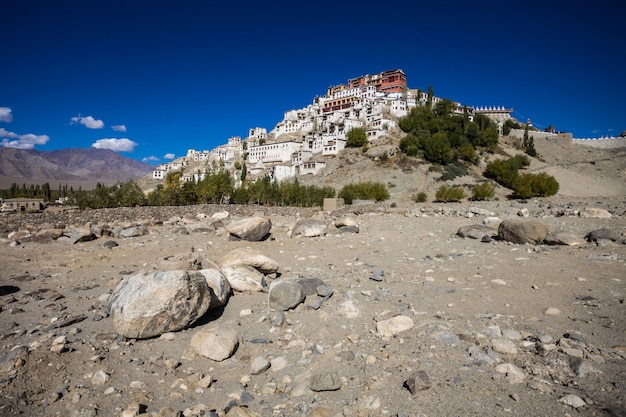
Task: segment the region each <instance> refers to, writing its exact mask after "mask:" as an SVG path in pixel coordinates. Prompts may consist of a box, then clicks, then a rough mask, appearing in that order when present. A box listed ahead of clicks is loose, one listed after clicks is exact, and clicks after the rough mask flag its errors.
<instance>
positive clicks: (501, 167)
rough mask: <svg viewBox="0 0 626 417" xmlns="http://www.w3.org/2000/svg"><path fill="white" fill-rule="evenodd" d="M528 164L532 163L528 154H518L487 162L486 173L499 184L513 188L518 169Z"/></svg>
mask: <svg viewBox="0 0 626 417" xmlns="http://www.w3.org/2000/svg"><path fill="white" fill-rule="evenodd" d="M528 165H530V160H529V159H528V157H527V156H526V155H516V156H514V157H513V158H509V159H507V160H502V159H498V160H495V161H492V162H489V163H488V164H487V167H486V168H485V172H484V175H485V177H487V178H491V179H492V180H494V181H496V182H497V183H498V184H501V185H503V186H505V187H507V188H511V189H512V188H513V183H514V182H515V180H516V179H517V176H518V174H517V171H518V170H519V169H521V168H524V167H527V166H528Z"/></svg>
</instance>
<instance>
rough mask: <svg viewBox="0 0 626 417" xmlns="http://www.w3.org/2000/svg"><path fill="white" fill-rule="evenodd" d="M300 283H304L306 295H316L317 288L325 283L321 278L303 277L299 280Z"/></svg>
mask: <svg viewBox="0 0 626 417" xmlns="http://www.w3.org/2000/svg"><path fill="white" fill-rule="evenodd" d="M298 283H299V284H300V285H302V288H303V289H304V294H305V295H315V294H316V293H317V288H318V287H320V286H322V285H325V284H324V281H322V280H321V279H319V278H301V279H299V280H298Z"/></svg>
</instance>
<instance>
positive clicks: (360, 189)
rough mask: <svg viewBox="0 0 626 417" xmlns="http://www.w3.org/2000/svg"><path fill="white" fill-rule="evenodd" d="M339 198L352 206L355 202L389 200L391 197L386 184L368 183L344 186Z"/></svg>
mask: <svg viewBox="0 0 626 417" xmlns="http://www.w3.org/2000/svg"><path fill="white" fill-rule="evenodd" d="M337 197H339V198H343V200H344V202H345V203H346V204H352V201H353V200H374V201H384V200H389V198H390V195H389V191H387V187H386V186H385V184H383V183H380V182H371V181H368V182H360V183H357V184H352V183H351V184H348V185H346V186H344V187H343V188H342V189H341V191H339V194H338V195H337Z"/></svg>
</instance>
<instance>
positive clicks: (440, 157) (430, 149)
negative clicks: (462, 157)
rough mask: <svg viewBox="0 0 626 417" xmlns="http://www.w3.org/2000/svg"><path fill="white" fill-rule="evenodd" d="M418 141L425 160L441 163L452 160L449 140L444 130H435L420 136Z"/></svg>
mask: <svg viewBox="0 0 626 417" xmlns="http://www.w3.org/2000/svg"><path fill="white" fill-rule="evenodd" d="M420 143H421V145H422V150H423V151H424V159H425V160H427V161H429V162H434V163H436V164H441V165H447V164H449V163H450V162H452V152H451V147H450V142H449V141H448V136H447V135H446V133H445V132H437V133H435V134H434V135H432V136H429V137H424V138H421V140H420Z"/></svg>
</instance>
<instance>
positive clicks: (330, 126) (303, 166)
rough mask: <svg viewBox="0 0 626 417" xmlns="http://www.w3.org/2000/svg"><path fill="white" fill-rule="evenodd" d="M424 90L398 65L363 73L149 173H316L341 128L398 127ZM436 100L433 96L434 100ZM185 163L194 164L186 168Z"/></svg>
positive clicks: (378, 131) (458, 109)
mask: <svg viewBox="0 0 626 417" xmlns="http://www.w3.org/2000/svg"><path fill="white" fill-rule="evenodd" d="M427 100H428V94H427V93H425V92H422V91H421V90H416V89H409V88H408V87H407V81H406V74H405V73H404V71H402V70H401V69H396V70H391V71H384V72H381V73H378V74H375V75H363V76H360V77H357V78H352V79H350V80H348V83H347V84H340V85H336V86H331V87H329V88H328V91H327V93H326V95H325V96H323V97H316V98H315V99H314V100H313V103H312V104H309V105H308V106H307V107H305V108H302V109H298V110H290V111H288V112H285V114H284V117H283V120H282V121H281V122H279V123H278V124H277V125H276V127H274V129H273V130H272V131H271V132H269V133H268V132H267V129H265V128H262V127H257V128H253V129H250V130H249V134H248V137H247V138H245V139H244V140H242V139H241V137H239V136H234V137H231V138H229V139H228V142H227V143H226V144H225V145H220V146H218V147H217V148H215V149H213V150H211V151H207V150H204V151H197V150H194V149H189V150H188V151H187V155H186V156H185V157H182V158H178V159H176V160H174V161H172V162H171V163H167V164H162V165H159V166H158V167H157V168H156V170H155V171H154V172H153V174H152V177H153V178H154V179H157V180H162V179H164V178H165V176H166V175H167V173H168V172H169V171H182V172H183V176H182V178H181V180H182V181H199V180H201V179H203V178H204V175H205V174H204V173H203V172H202V171H201V170H200V171H198V170H197V167H198V166H199V165H202V163H204V166H205V169H206V168H208V167H211V166H215V164H217V163H219V164H223V166H224V167H225V168H226V169H229V170H233V169H234V167H235V164H236V163H237V162H238V163H239V165H241V164H243V163H245V164H246V168H247V172H248V174H249V175H250V176H251V177H252V178H254V177H259V176H264V175H269V176H270V178H271V179H272V180H277V181H282V180H284V179H287V178H291V177H294V176H296V175H306V174H317V173H318V172H320V170H322V169H323V168H324V167H325V166H326V163H325V162H323V157H325V156H328V155H337V154H338V153H340V152H341V151H342V150H343V149H344V148H345V145H346V133H347V132H348V131H350V130H351V129H353V128H364V129H365V131H366V133H367V137H368V140H369V141H375V140H377V139H380V138H383V137H386V136H387V135H388V134H389V132H390V131H391V130H392V129H395V128H397V123H398V119H399V118H401V117H403V116H405V115H407V114H408V112H409V111H410V110H411V108H412V107H415V106H418V105H423V104H425V103H426V102H427ZM439 101H441V98H439V97H433V98H432V102H433V104H435V103H437V102H439ZM454 104H455V107H454V112H455V113H457V114H463V112H464V107H463V106H462V105H461V103H454ZM465 109H466V110H467V111H468V114H469V116H470V118H473V117H474V115H475V114H479V113H482V114H485V115H487V116H489V117H490V118H492V119H494V120H495V121H497V122H498V123H499V124H500V125H502V123H503V122H504V121H505V120H506V119H508V118H511V113H512V111H513V109H505V108H500V107H498V108H476V109H475V108H472V107H466V108H465ZM186 167H190V168H191V167H193V169H194V170H195V171H196V172H195V173H189V172H186V171H189V170H187V169H185V168H186Z"/></svg>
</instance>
